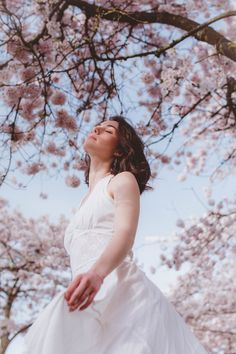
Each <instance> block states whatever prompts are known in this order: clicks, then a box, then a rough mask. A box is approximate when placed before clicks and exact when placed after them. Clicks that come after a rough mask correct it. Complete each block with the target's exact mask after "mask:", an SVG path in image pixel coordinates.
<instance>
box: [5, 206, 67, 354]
mask: <svg viewBox="0 0 236 354" xmlns="http://www.w3.org/2000/svg"><path fill="white" fill-rule="evenodd" d="M66 224H67V221H66V219H65V218H64V217H63V216H61V217H60V219H59V221H58V223H57V224H52V223H51V222H50V221H49V219H48V216H41V217H40V218H39V219H38V220H34V219H32V218H29V219H26V218H25V217H24V216H23V215H22V214H21V213H20V212H19V211H17V210H13V211H12V210H11V209H10V208H9V206H8V205H7V201H6V200H4V199H0V235H1V237H0V254H1V257H0V272H1V278H0V299H1V308H0V353H1V354H3V353H4V352H5V351H6V348H7V346H8V345H9V343H10V342H11V340H12V339H14V338H15V336H16V335H17V334H19V333H21V332H23V331H24V330H26V329H27V328H28V327H29V326H30V324H31V323H32V321H33V319H34V318H35V317H36V315H37V313H38V312H39V310H40V309H42V308H43V307H44V306H45V305H46V304H47V303H48V302H49V301H50V300H51V299H52V297H53V296H54V295H55V294H56V293H57V292H58V291H59V290H60V289H62V288H64V287H66V285H67V284H68V282H69V280H70V272H69V264H68V259H67V257H66V254H65V250H64V248H63V245H62V236H63V235H64V229H65V226H66Z"/></svg>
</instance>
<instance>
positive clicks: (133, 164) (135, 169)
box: [84, 116, 153, 194]
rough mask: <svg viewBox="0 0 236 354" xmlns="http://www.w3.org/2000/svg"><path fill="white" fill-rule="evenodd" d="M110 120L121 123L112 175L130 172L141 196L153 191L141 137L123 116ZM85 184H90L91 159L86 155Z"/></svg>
mask: <svg viewBox="0 0 236 354" xmlns="http://www.w3.org/2000/svg"><path fill="white" fill-rule="evenodd" d="M108 120H114V121H116V122H118V123H119V127H118V138H119V142H118V147H117V150H116V153H118V154H117V155H115V157H114V159H113V161H112V163H111V167H110V173H111V174H113V175H117V174H118V173H120V172H123V171H129V172H131V173H133V175H134V176H135V178H136V180H137V183H138V186H139V190H140V194H142V192H143V191H144V190H150V189H153V188H152V187H150V186H149V185H147V182H148V180H149V178H150V177H151V169H150V166H149V163H148V161H147V158H146V156H145V153H144V148H145V145H144V143H143V141H142V139H141V138H140V137H139V135H138V134H137V133H136V131H135V129H134V127H133V126H132V125H131V123H128V121H127V118H124V117H122V116H113V117H110V118H109V119H108ZM84 161H85V173H84V174H85V183H86V184H87V185H88V184H89V169H90V157H89V155H88V154H87V153H86V154H85V160H84Z"/></svg>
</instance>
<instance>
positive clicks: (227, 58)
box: [0, 0, 236, 353]
mask: <svg viewBox="0 0 236 354" xmlns="http://www.w3.org/2000/svg"><path fill="white" fill-rule="evenodd" d="M235 16H236V11H235V5H234V2H233V0H232V1H231V0H225V1H223V2H222V1H220V0H216V1H214V2H213V1H210V0H206V1H202V0H197V1H194V0H188V1H187V0H182V1H178V2H176V1H175V2H174V1H170V0H166V1H160V0H156V1H142V2H138V1H132V0H130V1H125V2H124V1H123V2H122V1H118V0H114V1H112V0H100V1H96V2H93V1H85V0H47V1H46V0H30V1H29V0H2V1H1V4H0V44H1V47H0V48H1V59H0V89H1V103H2V104H1V123H0V137H1V149H0V151H1V165H0V174H1V182H0V184H3V183H4V182H6V181H8V183H14V184H17V185H18V186H19V187H22V186H23V182H21V181H18V180H16V178H15V176H14V171H16V170H17V171H20V172H22V173H24V174H26V175H28V176H30V177H31V176H34V175H36V174H37V173H47V174H49V175H50V176H54V175H55V174H61V175H63V177H64V178H65V183H66V184H67V185H69V186H72V187H79V185H80V179H79V177H78V172H79V171H83V169H84V156H83V151H82V149H81V146H82V143H83V140H84V137H85V135H86V134H87V133H88V132H89V130H90V129H91V126H92V125H93V124H94V123H95V122H97V121H98V120H101V119H105V118H106V117H108V116H111V115H113V114H123V115H125V116H128V117H129V118H130V119H131V120H132V121H133V124H134V126H135V127H136V129H137V131H138V132H139V133H140V135H141V136H142V137H143V140H144V142H145V145H146V147H147V154H148V158H149V159H150V163H151V164H152V170H153V177H155V176H156V175H158V172H159V171H160V168H161V167H162V166H163V165H166V166H168V167H170V168H173V169H175V170H177V171H178V172H179V179H180V180H181V181H183V180H185V179H186V178H187V176H188V174H190V173H191V174H195V175H197V176H202V175H203V176H209V177H210V181H211V182H214V180H216V178H224V177H226V176H227V175H228V174H232V173H234V171H235V161H236V159H235V157H236V146H235V135H236V129H235V126H236V77H235V72H236V70H235V69H236V64H235V62H236V44H235V38H236V18H235ZM134 117H135V118H134ZM174 139H177V140H178V141H180V144H179V147H178V149H177V150H176V151H170V150H171V142H172V141H173V140H174ZM168 149H169V151H168ZM62 171H63V173H62ZM221 203H222V206H221V204H220V203H219V205H218V204H217V206H216V207H215V208H216V209H214V208H213V211H212V212H209V213H208V214H207V215H206V216H204V217H202V218H201V219H200V220H195V221H193V223H192V225H189V226H186V227H184V229H183V232H182V233H181V235H180V243H179V244H178V246H177V247H176V249H175V252H174V258H173V259H172V260H171V259H165V258H164V259H163V262H164V263H165V262H166V264H167V265H168V264H169V265H170V266H176V267H177V268H179V267H181V265H182V264H184V263H186V262H187V263H188V262H189V263H190V265H191V271H190V273H189V274H188V275H186V276H185V277H183V280H182V281H181V280H180V284H181V286H180V287H179V288H178V291H177V290H176V292H175V293H174V295H173V301H174V302H175V304H176V306H177V308H178V309H179V311H180V312H181V313H182V314H183V315H184V317H185V318H186V319H187V321H188V322H189V323H190V324H191V325H192V326H193V327H194V328H195V330H196V331H197V333H198V334H199V336H200V337H201V338H202V340H203V341H204V343H206V344H207V346H208V348H209V350H211V351H212V353H215V352H217V350H221V351H225V352H227V351H228V352H232V351H235V349H234V348H233V346H235V333H234V331H233V330H232V328H233V327H232V328H231V327H230V326H231V324H234V327H235V320H234V318H235V317H234V316H235V310H234V308H235V304H234V303H233V295H232V294H233V290H235V289H234V288H233V283H232V281H231V280H230V279H231V277H233V275H234V274H233V267H232V263H230V262H231V261H232V257H233V254H235V244H234V242H233V237H231V236H230V235H231V234H232V235H233V232H234V225H235V223H234V220H235V219H234V211H233V210H235V207H234V205H235V203H233V202H231V204H230V207H229V210H226V211H224V208H225V209H227V205H229V203H230V202H229V201H222V202H221ZM17 215H18V216H17ZM17 215H15V218H16V216H17V218H18V219H19V220H18V221H17V222H18V224H20V225H21V224H22V223H24V224H27V221H25V222H23V219H24V218H23V219H22V220H21V217H20V216H19V214H17ZM46 220H47V219H46ZM11 222H12V223H13V221H11ZM28 223H32V224H33V225H35V228H36V229H37V227H36V225H41V223H40V222H39V224H38V222H37V223H36V221H28ZM44 223H45V221H44ZM225 223H226V224H225ZM228 223H229V224H228ZM42 224H43V223H42ZM4 225H5V224H4ZM14 225H15V229H16V230H17V234H18V232H19V233H21V234H22V233H23V228H22V230H20V228H19V227H17V223H15V224H14ZM27 225H28V224H27ZM48 225H49V222H48V221H46V227H47V230H48V233H49V234H50V235H52V234H51V233H50V232H49V229H50V228H49V226H48ZM179 225H182V226H183V225H184V224H183V222H180V221H179ZM27 230H28V231H27V233H28V232H29V233H30V235H31V236H32V235H34V236H35V235H36V234H37V235H39V233H38V232H37V233H35V232H33V231H31V232H30V231H29V230H31V229H30V227H29V226H28V229H27ZM51 232H52V231H51ZM58 232H59V231H58ZM14 237H15V238H16V241H12V243H13V246H14V245H15V243H14V242H16V245H17V247H18V243H19V244H21V242H19V240H21V239H20V238H19V236H17V235H15V236H14ZM32 239H33V236H32ZM49 239H50V238H49ZM50 240H51V239H50ZM34 242H36V241H34ZM34 242H33V243H34ZM47 242H51V241H47ZM36 243H37V242H36ZM43 244H44V243H43ZM22 245H23V244H22ZM13 246H11V247H13ZM2 247H3V246H2ZM14 247H15V246H14ZM22 247H23V246H22ZM24 247H26V246H24ZM27 247H30V246H27ZM23 249H24V250H25V248H23ZM33 250H34V248H32V249H31V248H30V251H29V254H31V252H33V254H34V256H35V251H33ZM9 252H10V251H9ZM12 252H16V251H15V249H14V248H13V251H12ZM17 252H18V251H17ZM42 252H43V251H42ZM23 253H24V252H23ZM10 254H11V253H10ZM24 254H25V253H24ZM221 254H222V255H221ZM25 257H26V256H25ZM38 257H40V255H38ZM19 258H20V257H19ZM20 259H21V258H20ZM23 259H24V258H23ZM27 262H28V263H29V262H30V260H29V261H28V258H27ZM27 262H26V264H27V267H29V266H28V263H27ZM20 264H21V263H20ZM35 267H36V265H35ZM37 267H38V266H37ZM26 269H28V268H26ZM29 269H31V268H29ZM37 269H38V268H37ZM37 269H36V270H37ZM40 269H41V268H40ZM43 269H44V268H43ZM225 270H226V271H227V276H226V275H225V276H224V277H221V274H222V272H224V271H225ZM22 271H23V273H25V270H24V269H23V270H22ZM32 273H37V272H33V270H32ZM3 279H5V278H3ZM13 279H15V278H14V277H13ZM16 279H17V278H16ZM32 279H34V277H32ZM232 279H233V278H232ZM19 282H20V280H19ZM186 283H187V284H186ZM11 284H13V285H14V280H13V282H12V283H11ZM16 284H18V283H16ZM16 287H17V285H16ZM23 289H24V288H23ZM42 291H43V290H42ZM227 293H228V295H229V299H228V298H227V300H226V295H225V294H227ZM186 294H187V295H186ZM213 294H214V296H213ZM6 296H7V295H6ZM191 305H192V306H191ZM190 306H191V309H190ZM191 310H192V311H193V313H192V314H191ZM7 318H8V317H7ZM7 321H8V320H7ZM7 323H8V322H7ZM7 326H8V325H7ZM222 328H223V329H222ZM4 333H5V332H4ZM4 336H5V337H4V338H7V335H6V334H4ZM4 340H5V339H4ZM211 342H212V346H211V344H210V343H211Z"/></svg>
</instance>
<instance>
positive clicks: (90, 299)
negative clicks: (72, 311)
mask: <svg viewBox="0 0 236 354" xmlns="http://www.w3.org/2000/svg"><path fill="white" fill-rule="evenodd" d="M96 294H97V291H94V292H92V294H90V295H89V297H88V299H87V301H86V303H85V304H84V305H82V306H81V307H80V310H81V311H82V310H84V309H86V307H88V306H89V305H90V304H91V303H92V302H93V299H94V297H95V295H96Z"/></svg>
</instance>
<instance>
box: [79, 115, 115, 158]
mask: <svg viewBox="0 0 236 354" xmlns="http://www.w3.org/2000/svg"><path fill="white" fill-rule="evenodd" d="M118 127H119V123H118V122H116V121H115V120H107V121H104V122H101V123H99V124H97V125H95V127H93V129H92V131H91V133H90V134H89V135H88V137H87V138H86V140H85V142H84V145H83V146H84V150H85V151H86V152H87V153H88V154H89V155H90V156H92V155H96V156H99V157H100V158H101V159H102V160H109V159H112V158H113V156H114V152H115V151H116V149H117V146H118V142H119V137H118Z"/></svg>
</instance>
